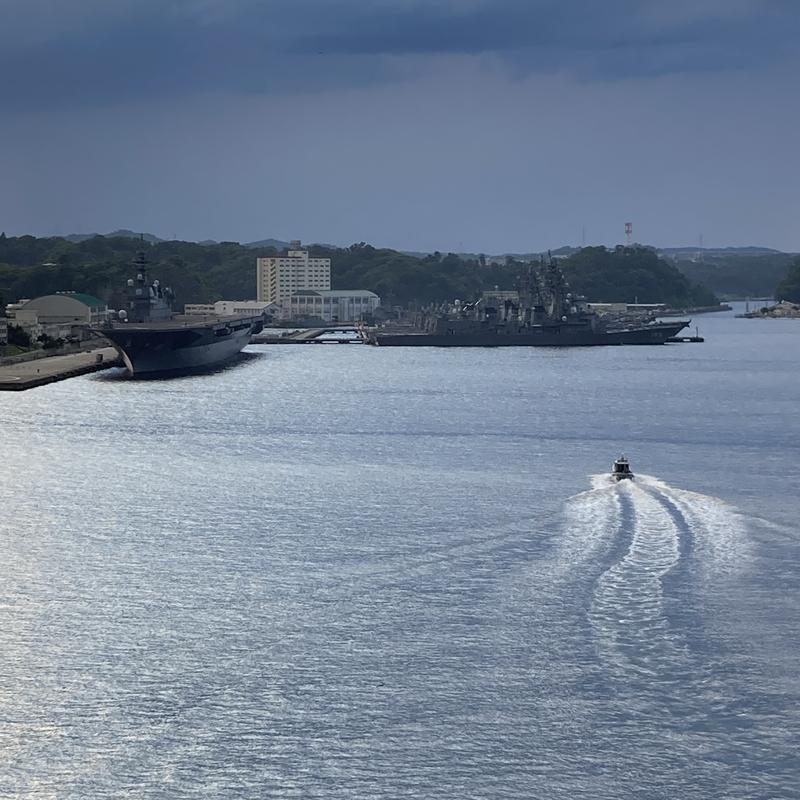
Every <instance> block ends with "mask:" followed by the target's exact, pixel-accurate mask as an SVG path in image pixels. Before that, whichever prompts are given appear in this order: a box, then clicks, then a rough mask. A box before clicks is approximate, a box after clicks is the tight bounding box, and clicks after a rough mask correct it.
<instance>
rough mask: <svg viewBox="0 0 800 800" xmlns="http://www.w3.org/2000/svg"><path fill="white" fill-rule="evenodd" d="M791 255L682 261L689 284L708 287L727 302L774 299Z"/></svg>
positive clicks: (683, 270)
mask: <svg viewBox="0 0 800 800" xmlns="http://www.w3.org/2000/svg"><path fill="white" fill-rule="evenodd" d="M793 258H795V256H793V255H792V254H790V253H770V254H769V255H729V256H704V257H703V259H702V260H701V261H679V262H678V264H677V266H678V269H680V271H681V272H683V274H684V275H686V276H687V277H688V278H689V280H691V281H695V282H697V283H702V284H703V285H705V286H708V287H709V288H710V289H711V290H712V291H713V292H715V293H716V294H718V295H719V296H720V297H722V298H724V299H743V298H746V297H772V296H773V295H774V293H775V291H776V288H775V287H776V286H778V284H779V283H780V282H781V281H782V280H783V278H784V277H785V276H786V271H787V269H788V268H789V264H790V263H791V262H792V259H793Z"/></svg>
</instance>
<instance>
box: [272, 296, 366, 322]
mask: <svg viewBox="0 0 800 800" xmlns="http://www.w3.org/2000/svg"><path fill="white" fill-rule="evenodd" d="M380 304H381V299H380V297H378V295H377V294H375V292H370V291H367V290H366V289H344V290H338V291H331V290H327V291H314V290H313V289H304V290H301V291H299V292H295V293H294V294H293V295H292V296H291V297H290V298H289V302H288V304H286V305H284V312H286V311H288V318H289V319H307V318H309V317H315V318H318V319H321V320H324V321H325V322H340V323H343V322H357V321H358V320H362V319H364V317H365V316H366V315H367V314H372V313H373V312H374V311H375V309H376V308H378V306H379V305H380Z"/></svg>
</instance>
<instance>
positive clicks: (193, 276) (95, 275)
mask: <svg viewBox="0 0 800 800" xmlns="http://www.w3.org/2000/svg"><path fill="white" fill-rule="evenodd" d="M142 248H145V249H146V250H147V254H148V258H149V259H150V261H151V268H150V269H151V276H152V277H154V278H158V279H159V280H160V281H161V283H162V285H164V286H171V287H172V288H173V289H174V291H175V293H176V295H177V297H178V300H179V302H182V303H210V302H214V301H215V300H221V299H230V300H233V299H247V298H253V297H255V294H256V287H255V259H256V257H257V256H268V255H274V254H275V252H276V251H275V249H274V248H272V247H263V248H254V247H248V246H245V245H240V244H237V243H236V242H219V243H211V244H202V245H201V244H196V243H193V242H177V241H173V242H165V241H157V242H153V243H150V244H148V243H147V242H142V241H139V240H137V239H132V238H130V237H103V236H94V237H91V238H87V239H82V240H80V241H68V240H66V239H62V238H43V239H37V238H35V237H33V236H20V237H5V236H0V292H1V293H2V294H3V295H4V296H5V297H6V298H7V299H9V300H17V299H19V298H22V297H37V296H39V295H43V294H50V293H53V292H58V291H70V290H71V291H80V292H86V293H89V294H93V295H95V296H97V297H99V298H101V299H103V300H105V301H107V302H108V304H109V305H110V306H111V307H112V308H118V307H119V305H120V304H121V302H122V292H123V291H124V285H125V281H126V279H127V278H129V277H132V269H131V266H130V262H131V260H132V259H133V257H134V255H135V253H136V251H137V250H140V249H142ZM310 249H311V251H312V253H313V254H314V255H318V256H327V257H329V258H330V259H331V262H332V276H331V283H332V287H333V288H334V289H370V290H372V291H374V292H376V293H377V294H379V295H380V297H381V299H382V300H383V302H384V304H385V305H396V304H397V305H410V306H414V305H415V304H424V303H430V302H441V301H443V300H453V299H455V298H459V299H462V300H470V299H474V298H475V297H476V296H477V295H479V294H480V292H481V291H483V290H486V289H492V288H494V287H498V288H500V289H513V288H515V285H516V280H517V276H518V275H519V274H520V272H521V270H522V268H523V264H522V262H519V261H514V260H513V259H511V258H509V259H506V263H504V264H486V263H485V260H484V259H480V258H471V257H462V256H458V255H455V254H453V253H449V254H446V255H445V254H442V253H433V254H431V255H425V256H419V255H410V254H406V253H400V252H398V251H396V250H388V249H381V248H375V247H372V246H371V245H368V244H365V243H363V242H361V243H359V244H354V245H352V246H351V247H347V248H343V249H338V248H331V247H327V246H322V245H314V246H312V247H311V248H310ZM560 263H561V264H562V266H563V268H564V271H565V273H566V275H567V278H568V280H569V282H570V284H571V286H572V288H573V290H574V291H576V292H577V293H579V294H584V295H586V296H587V297H588V298H589V299H590V300H594V301H597V302H601V301H605V302H615V301H616V302H633V301H634V300H636V299H638V300H639V302H642V303H650V302H665V303H669V304H671V305H677V306H689V305H708V304H712V303H715V302H717V301H716V298H715V297H714V296H713V294H712V293H711V292H709V291H708V290H707V289H705V288H704V287H701V286H697V285H695V284H693V283H692V282H691V281H690V280H688V279H687V278H686V277H685V276H684V275H683V274H682V273H681V272H680V271H679V270H678V269H676V268H675V267H674V266H673V265H672V264H671V263H670V262H669V261H665V260H664V259H661V258H659V257H658V256H657V254H656V253H655V251H653V250H652V249H650V248H645V247H632V248H624V247H618V248H616V249H614V250H607V249H606V248H604V247H589V248H584V249H583V250H580V251H578V252H576V253H574V254H573V255H571V256H570V257H569V258H565V259H562V260H561V262H560Z"/></svg>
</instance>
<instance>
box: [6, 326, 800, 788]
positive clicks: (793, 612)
mask: <svg viewBox="0 0 800 800" xmlns="http://www.w3.org/2000/svg"><path fill="white" fill-rule="evenodd" d="M698 321H699V323H700V326H701V334H704V335H705V336H706V337H707V341H706V343H705V344H704V345H683V346H674V347H663V348H658V347H656V348H633V347H631V348H619V349H618V348H606V349H604V348H598V349H587V350H565V351H551V350H539V349H524V348H520V349H516V348H510V349H501V350H494V351H490V350H435V349H427V348H425V349H416V348H411V349H407V350H406V349H393V348H383V349H381V348H366V347H355V346H340V345H327V346H307V347H299V346H298V347H252V348H250V350H251V351H252V354H250V355H248V356H247V358H245V359H244V360H243V361H242V363H240V364H238V365H237V366H235V367H233V368H231V369H228V370H225V371H222V372H219V373H217V374H214V375H210V376H204V377H191V378H182V379H176V380H171V381H157V382H156V381H141V382H140V381H136V382H132V381H127V380H120V378H119V377H118V376H117V375H113V374H110V373H102V374H99V375H95V376H91V377H86V378H80V379H75V380H71V381H67V382H64V383H60V384H54V385H51V386H47V387H43V388H41V389H37V390H34V391H30V392H26V393H23V394H8V393H7V394H2V395H0V433H1V435H2V451H3V457H4V462H5V467H6V471H5V477H4V479H3V481H2V482H1V483H0V510H2V516H0V543H1V544H2V553H3V557H2V559H0V652H1V653H2V659H0V796H2V797H20V798H51V797H58V798H86V797H92V798H112V797H114V798H116V797H122V796H124V797H130V798H182V797H203V798H209V797H211V798H217V797H219V798H253V797H277V798H323V797H324V798H397V797H409V798H411V797H416V798H433V797H436V798H548V799H550V798H584V797H585V798H642V797H647V798H676V797H680V798H717V797H719V798H764V800H767V798H769V799H770V800H773V799H774V798H791V797H796V796H797V786H798V785H800V757H798V755H797V753H798V745H800V742H798V733H799V732H800V696H799V695H800V667H799V665H798V659H797V653H798V645H800V631H799V629H798V628H799V626H798V619H799V618H800V617H799V615H798V605H800V601H799V600H798V597H800V595H798V588H800V569H798V567H799V566H800V544H799V539H800V536H799V534H798V526H797V523H796V515H797V510H798V505H797V488H798V479H799V478H800V463H799V462H798V459H797V442H798V437H799V436H800V416H799V415H798V414H797V403H798V398H799V397H800V369H799V367H800V347H798V344H800V325H798V324H797V323H793V322H792V321H777V320H765V321H762V320H737V319H734V318H733V316H732V315H731V314H719V315H713V316H707V317H701V318H700V319H699V320H698ZM620 452H625V453H626V454H627V455H628V456H629V458H630V459H631V464H632V467H633V470H634V471H635V472H636V473H638V474H639V477H638V478H637V480H636V481H635V482H633V483H632V484H631V483H626V482H623V483H621V484H612V483H611V482H610V481H609V480H608V479H607V478H606V472H607V471H609V470H610V467H611V461H612V460H613V458H614V457H616V456H617V455H619V453H620Z"/></svg>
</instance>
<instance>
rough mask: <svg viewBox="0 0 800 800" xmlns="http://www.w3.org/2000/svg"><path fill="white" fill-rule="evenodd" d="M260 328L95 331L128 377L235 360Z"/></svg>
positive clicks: (247, 324)
mask: <svg viewBox="0 0 800 800" xmlns="http://www.w3.org/2000/svg"><path fill="white" fill-rule="evenodd" d="M257 327H259V326H258V324H257V323H256V321H255V320H238V321H236V322H235V323H234V324H227V325H221V324H215V325H200V326H192V325H191V324H185V325H184V326H183V327H177V326H163V325H162V326H156V325H154V326H147V325H124V324H121V325H115V326H114V327H113V328H111V329H108V328H106V329H102V330H100V331H98V332H99V333H102V334H103V336H105V337H106V338H107V339H109V340H110V341H111V342H112V343H113V344H114V346H115V347H116V348H117V350H118V351H119V353H120V355H121V357H122V360H123V362H124V363H125V366H126V368H127V370H128V372H129V373H130V374H131V375H136V376H143V375H147V376H152V375H165V374H179V373H186V372H199V371H204V370H208V369H212V368H214V367H217V366H219V365H221V364H224V363H225V362H227V361H230V360H231V359H233V358H235V356H236V355H238V354H239V353H240V352H241V351H242V349H243V348H244V347H245V346H246V345H247V344H248V343H249V342H250V336H251V335H252V334H253V333H254V332H256V328H257Z"/></svg>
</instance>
